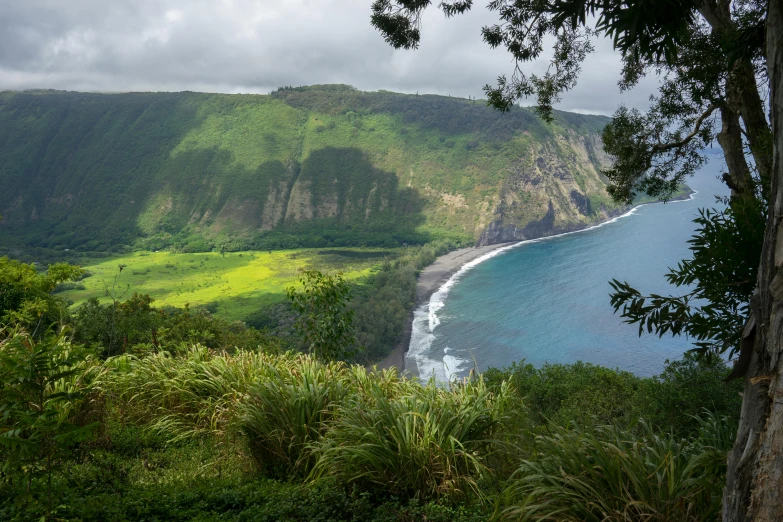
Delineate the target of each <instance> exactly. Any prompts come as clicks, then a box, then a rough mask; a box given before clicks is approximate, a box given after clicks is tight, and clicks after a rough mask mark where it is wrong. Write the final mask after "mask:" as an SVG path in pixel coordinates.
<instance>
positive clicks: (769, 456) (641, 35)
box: [372, 0, 783, 521]
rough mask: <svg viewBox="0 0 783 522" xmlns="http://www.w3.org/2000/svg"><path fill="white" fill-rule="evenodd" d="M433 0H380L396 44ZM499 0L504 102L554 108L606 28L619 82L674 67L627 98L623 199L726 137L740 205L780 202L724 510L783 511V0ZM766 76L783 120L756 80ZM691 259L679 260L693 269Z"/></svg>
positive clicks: (416, 27) (677, 175) (451, 8)
mask: <svg viewBox="0 0 783 522" xmlns="http://www.w3.org/2000/svg"><path fill="white" fill-rule="evenodd" d="M472 3H473V2H472V0H454V1H444V2H443V3H441V4H440V7H441V9H442V10H443V11H444V13H445V14H446V16H454V15H457V14H460V13H463V12H465V11H467V10H468V9H470V8H471V7H472ZM430 5H431V1H430V0H376V1H375V2H374V3H373V6H372V10H373V16H372V23H373V25H374V26H375V27H376V28H378V29H379V30H380V31H381V32H382V33H383V35H384V37H385V38H386V40H387V41H388V42H389V43H390V44H392V45H394V46H395V47H397V48H415V47H417V46H418V44H419V40H420V30H421V29H420V20H421V13H422V12H423V10H424V9H426V8H427V7H429V6H430ZM488 7H489V9H490V10H493V11H496V12H497V13H498V15H499V17H500V23H499V24H496V25H494V26H490V27H485V28H483V29H482V35H483V38H484V40H485V41H486V42H487V43H488V44H489V45H490V46H492V47H498V46H501V45H503V46H505V47H506V49H507V50H508V51H509V52H510V53H511V54H512V56H514V58H515V59H516V61H517V67H516V69H515V73H514V75H513V76H512V78H511V79H510V80H507V79H506V77H503V76H502V77H500V78H499V79H498V83H497V86H496V87H494V88H493V87H490V86H486V87H485V92H486V93H487V96H488V99H489V103H490V104H492V105H494V106H495V107H497V108H499V109H501V110H510V109H511V107H512V105H513V104H514V103H515V102H516V101H517V100H519V99H520V98H525V97H529V96H536V97H537V100H538V111H539V113H540V114H541V115H542V116H543V117H544V118H545V119H552V118H553V112H552V105H553V104H554V103H555V102H557V101H558V100H559V95H560V94H561V93H562V92H564V91H567V90H569V89H571V88H573V86H574V85H575V84H576V81H577V78H578V73H579V68H580V66H581V62H582V61H583V59H584V58H585V56H586V55H587V54H588V53H590V52H592V50H593V48H592V45H591V43H590V38H591V36H593V35H594V34H603V35H607V36H609V37H611V38H612V39H613V42H614V46H615V48H616V49H618V50H619V51H620V52H621V55H622V58H623V65H624V68H623V74H622V78H621V80H620V86H621V88H630V87H633V85H635V84H636V82H637V81H638V80H639V79H640V78H641V77H642V76H644V74H646V73H647V72H648V71H650V70H656V71H658V72H660V73H661V74H662V75H663V78H664V81H663V84H662V87H661V90H660V92H659V95H658V96H657V97H656V99H655V100H654V102H653V104H652V106H651V108H650V110H649V111H648V112H647V113H646V114H642V113H640V112H638V111H634V110H628V109H625V108H622V107H621V108H620V109H619V110H618V112H617V113H616V114H615V118H614V119H613V122H612V123H611V124H610V125H609V126H608V127H607V129H606V131H605V133H604V143H605V148H606V150H607V152H609V154H610V155H612V156H613V157H614V164H613V166H612V167H611V168H610V169H608V170H607V171H606V174H607V176H608V177H609V179H610V180H611V187H610V193H611V194H612V196H614V197H615V199H617V200H618V201H630V200H631V199H632V198H633V197H634V196H635V194H636V192H638V191H642V192H646V193H648V194H650V195H653V196H658V197H662V198H664V199H665V198H666V197H668V196H669V195H670V194H671V192H672V190H673V189H674V188H675V187H676V186H677V185H678V184H679V183H680V182H681V181H682V179H683V178H684V177H685V176H687V175H688V174H690V173H691V172H693V171H694V170H695V169H696V168H698V166H700V165H701V162H702V161H703V158H702V156H701V155H700V149H701V148H703V147H704V146H706V145H707V144H709V143H710V142H711V141H712V139H713V138H714V139H716V140H717V142H718V143H719V145H720V147H721V149H722V151H723V154H724V158H725V159H726V165H727V172H726V173H725V174H724V181H725V182H726V184H727V185H728V186H729V187H730V188H731V190H732V198H731V201H730V202H729V203H730V212H733V213H734V217H735V218H736V216H737V215H738V211H739V210H740V209H742V208H752V207H753V205H752V204H750V203H748V201H751V200H752V199H754V198H755V199H757V200H758V201H759V202H761V203H762V204H760V205H756V208H758V209H762V210H760V211H763V209H764V208H765V205H764V204H763V202H764V201H768V202H769V207H768V211H767V212H766V216H764V215H762V216H759V217H760V219H762V220H765V221H766V226H765V232H764V239H763V247H762V251H761V258H760V260H759V264H758V267H759V268H758V271H757V277H756V284H755V289H754V291H753V294H752V298H751V299H750V305H749V306H748V308H747V314H748V317H747V320H746V321H744V324H743V328H742V331H741V332H734V333H735V334H736V339H738V340H739V343H738V344H739V346H737V348H740V357H739V362H738V368H737V369H736V370H738V371H736V372H735V374H737V375H740V376H744V378H745V392H744V396H743V408H742V416H741V421H740V427H739V430H738V433H737V440H736V443H735V446H734V448H733V450H732V452H731V454H730V456H729V467H728V475H727V484H726V488H725V490H724V507H723V509H724V511H723V519H724V520H726V521H735V520H770V521H771V520H781V519H783V502H782V501H781V497H780V487H781V478H780V476H779V471H776V470H780V469H783V401H780V400H779V397H780V395H781V394H783V357H781V352H783V342H781V341H782V339H781V337H783V290H781V288H783V283H781V277H783V276H778V275H777V267H778V266H780V265H783V245H781V247H780V248H778V246H777V241H778V237H781V234H783V229H782V228H781V222H782V221H783V187H782V186H781V183H783V113H781V112H780V111H781V110H783V85H782V84H781V82H782V76H781V74H782V72H783V0H770V1H769V2H761V1H754V0H740V1H736V2H731V1H729V0H708V1H696V0H667V1H665V2H663V3H661V2H655V1H653V0H636V1H620V0H543V1H541V0H492V1H490V2H489V5H488ZM547 36H550V37H554V39H555V45H554V55H553V59H552V62H551V64H550V68H549V70H548V71H547V73H546V74H544V75H543V76H534V75H530V76H527V75H525V74H524V73H523V72H522V70H521V68H520V65H519V64H520V63H521V62H526V61H530V60H533V59H535V58H537V57H539V56H540V55H541V53H542V52H543V49H544V39H545V37H547ZM767 82H768V84H769V89H770V96H769V106H770V108H771V114H770V123H771V125H770V123H768V122H767V120H766V115H765V104H764V103H763V101H762V98H761V96H760V95H759V89H758V86H759V84H761V85H764V84H765V83H767ZM717 129H719V131H718V132H715V130H717ZM773 144H774V146H773ZM746 153H747V154H746ZM748 158H752V165H751V164H749V161H748ZM753 187H759V191H758V193H757V192H756V191H755V190H754V188H753ZM781 241H783V237H781ZM702 266H708V265H702ZM694 268H698V267H694ZM688 271H689V269H688V267H685V268H683V269H682V270H680V271H679V273H680V275H682V276H683V277H689V276H688ZM694 273H695V272H693V271H692V270H691V272H690V274H691V275H693V274H694ZM696 275H697V276H698V275H699V274H698V273H696ZM704 284H705V285H709V284H710V282H709V281H705V282H704ZM729 345H731V343H728V344H726V346H729Z"/></svg>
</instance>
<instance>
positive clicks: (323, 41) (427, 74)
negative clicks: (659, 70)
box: [0, 0, 656, 114]
mask: <svg viewBox="0 0 783 522" xmlns="http://www.w3.org/2000/svg"><path fill="white" fill-rule="evenodd" d="M370 4H371V0H277V1H273V0H68V1H65V0H2V2H0V89H2V90H5V89H14V90H16V89H31V88H53V89H67V90H79V91H131V90H134V91H139V90H144V91H181V90H191V91H206V92H228V93H234V92H252V93H267V92H269V91H270V90H272V89H274V88H276V87H278V86H281V85H311V84H317V83H347V84H351V85H354V86H356V87H358V88H360V89H362V90H370V91H372V90H378V89H387V90H392V91H399V92H411V93H413V92H419V93H437V94H450V95H452V96H461V97H467V96H474V97H482V96H483V92H482V89H481V88H482V86H483V85H485V84H486V83H494V80H495V78H497V77H498V76H499V75H501V74H509V73H510V72H511V70H512V65H513V64H512V62H511V59H510V57H509V55H508V54H507V53H506V52H505V51H503V50H494V51H493V50H492V49H490V48H489V47H488V46H487V45H486V44H484V43H483V42H482V41H481V35H480V28H481V26H483V25H487V24H491V23H493V22H494V21H495V20H496V17H495V15H494V14H493V13H490V12H488V11H487V10H486V9H485V8H484V7H483V5H484V4H485V2H481V1H479V2H477V5H476V6H475V7H474V9H473V11H472V12H471V13H469V14H467V15H463V16H461V17H457V18H454V19H449V20H447V19H445V18H444V17H443V15H442V13H441V12H440V11H438V10H437V9H431V10H430V12H429V13H427V15H426V16H425V19H424V25H423V37H422V42H421V47H420V48H419V49H418V50H417V51H395V50H393V49H392V48H390V47H389V46H388V45H387V44H386V43H385V42H384V41H383V38H382V37H381V36H380V34H379V33H378V32H377V31H375V30H373V29H372V28H371V26H370V22H369V17H370ZM596 47H597V50H598V52H597V53H596V54H595V55H593V56H591V57H590V58H589V60H588V62H587V63H586V64H585V66H584V68H583V72H582V76H581V78H580V82H579V86H578V88H577V89H576V90H574V91H572V92H570V93H568V94H567V95H566V96H565V97H564V99H563V102H562V103H561V104H560V105H559V108H561V109H563V110H575V111H579V112H589V113H600V114H611V113H612V112H613V111H614V109H615V108H616V107H617V105H618V104H619V103H624V104H626V105H630V106H636V107H645V106H647V103H648V97H649V95H650V94H651V93H652V92H653V90H654V88H655V86H656V83H655V80H654V79H648V80H646V81H644V82H643V83H642V84H641V85H640V86H639V87H638V88H637V89H634V91H632V92H630V93H626V94H622V95H621V94H620V91H619V89H618V87H617V79H618V78H619V72H620V62H619V59H618V57H617V55H616V54H615V53H613V52H612V50H611V46H610V45H609V43H608V42H606V41H599V42H597V45H596ZM544 67H546V61H545V60H542V61H541V62H539V63H536V64H530V65H529V66H528V70H531V71H535V70H539V71H540V70H542V69H543V68H544Z"/></svg>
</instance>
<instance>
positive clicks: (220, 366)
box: [99, 345, 276, 439]
mask: <svg viewBox="0 0 783 522" xmlns="http://www.w3.org/2000/svg"><path fill="white" fill-rule="evenodd" d="M274 360H276V359H275V358H273V357H272V356H270V355H267V354H264V353H257V352H246V351H238V352H236V353H235V354H227V353H221V352H215V351H213V350H210V349H208V348H204V347H202V346H198V345H197V346H194V347H192V348H190V349H189V350H187V351H186V352H185V353H184V354H181V355H179V356H173V355H171V354H169V353H168V352H160V353H156V354H152V355H149V356H146V357H142V358H138V357H134V356H132V355H123V356H119V357H114V358H111V359H109V360H108V361H107V362H106V366H107V368H109V370H110V371H109V372H108V373H107V374H106V375H105V377H104V379H103V380H102V381H101V382H100V383H99V386H100V387H101V388H102V391H103V392H104V394H105V396H106V397H107V398H109V400H110V401H111V402H112V403H113V405H114V407H115V408H117V410H118V413H119V416H120V418H121V420H122V421H123V422H128V421H130V422H133V423H137V424H139V425H141V426H145V427H147V429H150V430H153V431H158V432H161V433H164V434H167V435H170V436H171V437H172V439H181V438H189V437H197V436H202V435H205V434H209V435H217V436H223V435H226V434H227V433H228V432H229V431H231V430H234V429H235V428H236V417H237V411H236V403H237V401H239V400H240V398H241V397H242V396H243V395H244V394H245V393H246V392H247V390H248V388H249V386H250V384H251V383H252V382H255V381H256V380H258V379H261V378H263V377H264V376H265V375H266V374H268V373H269V372H270V367H271V363H272V361H274Z"/></svg>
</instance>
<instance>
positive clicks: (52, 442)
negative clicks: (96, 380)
mask: <svg viewBox="0 0 783 522" xmlns="http://www.w3.org/2000/svg"><path fill="white" fill-rule="evenodd" d="M6 333H7V335H6V336H5V337H6V339H5V340H3V341H0V455H2V457H3V459H2V461H3V467H2V471H3V472H4V474H5V473H8V472H10V471H17V472H19V471H21V476H23V477H24V478H25V479H26V481H25V482H26V483H25V484H24V485H23V486H22V491H20V494H19V495H18V496H17V500H18V502H19V503H20V504H25V503H28V507H29V505H30V504H29V503H32V505H33V506H35V505H36V504H37V502H36V498H35V489H36V486H39V485H40V486H42V487H41V488H40V489H42V490H43V496H44V502H43V503H42V504H43V510H44V516H45V518H46V519H49V517H50V516H51V515H52V513H53V510H54V504H53V501H54V490H53V486H52V472H53V471H54V470H55V469H56V468H57V467H58V466H60V465H61V464H62V463H63V462H64V461H65V460H67V459H68V458H70V457H71V456H72V455H73V450H74V448H75V447H76V445H77V444H78V443H80V442H82V441H84V440H86V439H88V438H89V437H90V436H91V435H92V433H93V432H94V430H95V429H96V428H97V427H98V423H97V422H93V423H87V424H81V425H80V424H78V423H75V422H74V421H73V417H74V414H75V413H78V411H79V408H80V406H81V404H82V402H83V401H84V399H85V397H86V396H87V394H88V393H89V391H90V389H91V387H92V380H91V377H92V374H91V373H90V372H88V371H85V365H87V364H88V363H89V357H90V354H89V352H88V351H87V350H85V349H84V348H83V347H81V346H78V345H72V344H71V343H70V342H68V340H67V339H66V337H65V332H64V331H61V332H60V333H59V334H56V335H55V334H52V333H47V334H46V335H45V336H43V337H42V338H41V339H40V340H36V339H35V338H33V337H32V336H30V334H28V333H26V332H24V331H22V330H13V331H10V332H6ZM12 477H13V474H9V475H8V476H7V477H6V478H5V479H4V480H3V482H5V483H6V484H5V486H9V485H10V486H11V487H13V484H12ZM9 483H10V484H9Z"/></svg>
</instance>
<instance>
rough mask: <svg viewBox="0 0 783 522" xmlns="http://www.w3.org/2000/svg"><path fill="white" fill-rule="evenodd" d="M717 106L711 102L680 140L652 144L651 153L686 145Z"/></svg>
mask: <svg viewBox="0 0 783 522" xmlns="http://www.w3.org/2000/svg"><path fill="white" fill-rule="evenodd" d="M719 107H720V105H718V104H712V105H710V106H709V107H707V110H706V111H704V112H703V113H702V115H701V116H699V118H698V119H697V120H696V125H694V127H693V130H692V131H691V132H690V134H688V135H687V136H685V137H684V138H683V139H681V140H680V141H675V142H674V143H665V144H661V143H658V144H655V145H653V147H652V150H651V152H652V153H653V154H656V153H660V152H666V151H667V150H671V149H678V148H680V147H682V146H684V145H687V144H688V143H690V141H691V140H692V139H693V138H695V137H696V135H697V134H698V133H699V131H700V130H701V125H702V124H703V123H704V120H706V119H707V118H709V117H710V116H711V115H712V113H713V112H715V109H717V108H719Z"/></svg>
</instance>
